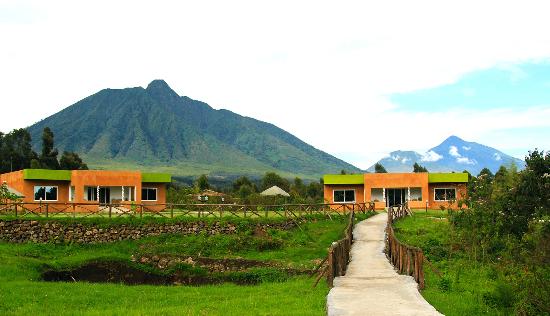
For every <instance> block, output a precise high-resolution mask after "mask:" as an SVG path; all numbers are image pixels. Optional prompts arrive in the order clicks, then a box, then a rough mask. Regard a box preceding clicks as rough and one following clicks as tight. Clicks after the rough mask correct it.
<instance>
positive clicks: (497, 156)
mask: <svg viewBox="0 0 550 316" xmlns="http://www.w3.org/2000/svg"><path fill="white" fill-rule="evenodd" d="M493 158H494V159H495V160H496V161H500V160H501V159H502V157H500V155H499V154H498V153H494V154H493Z"/></svg>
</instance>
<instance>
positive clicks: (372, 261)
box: [327, 213, 441, 316]
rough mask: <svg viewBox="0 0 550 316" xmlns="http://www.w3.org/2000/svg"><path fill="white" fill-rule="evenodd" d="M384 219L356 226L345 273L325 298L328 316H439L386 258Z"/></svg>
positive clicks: (411, 280) (382, 217)
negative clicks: (349, 259) (349, 260)
mask: <svg viewBox="0 0 550 316" xmlns="http://www.w3.org/2000/svg"><path fill="white" fill-rule="evenodd" d="M387 217H388V215H387V214H386V213H382V214H378V215H375V216H373V217H371V218H369V219H367V220H364V221H362V222H360V223H358V224H357V225H356V226H355V229H354V230H353V238H354V243H353V245H352V247H351V262H350V264H349V266H348V270H347V273H346V275H345V276H343V277H338V278H336V279H335V280H334V287H333V288H332V289H331V290H330V292H329V294H328V297H327V309H328V315H329V316H336V315H441V314H439V313H438V312H437V311H436V310H435V308H433V306H431V305H430V304H429V303H428V302H426V300H424V298H423V297H422V295H420V293H419V292H418V288H417V284H416V282H415V281H414V279H413V278H412V277H410V276H404V275H399V274H397V272H395V270H394V269H393V266H392V265H391V264H390V263H389V261H388V259H387V258H386V255H385V254H384V234H385V232H384V230H385V228H386V220H387Z"/></svg>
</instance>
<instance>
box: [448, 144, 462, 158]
mask: <svg viewBox="0 0 550 316" xmlns="http://www.w3.org/2000/svg"><path fill="white" fill-rule="evenodd" d="M449 155H451V156H453V157H461V155H460V154H459V153H458V148H456V146H449Z"/></svg>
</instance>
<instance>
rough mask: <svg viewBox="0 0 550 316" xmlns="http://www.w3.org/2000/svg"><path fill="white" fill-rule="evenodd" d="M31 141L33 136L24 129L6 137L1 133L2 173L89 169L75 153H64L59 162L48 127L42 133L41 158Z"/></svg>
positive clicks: (0, 164)
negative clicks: (25, 170) (29, 169)
mask: <svg viewBox="0 0 550 316" xmlns="http://www.w3.org/2000/svg"><path fill="white" fill-rule="evenodd" d="M31 141H32V140H31V134H30V133H29V132H28V131H27V130H26V129H23V128H21V129H15V130H13V131H11V132H10V133H8V134H6V135H4V134H2V133H0V173H6V172H11V171H16V170H21V169H27V168H31V169H66V170H75V169H80V170H85V169H88V166H87V165H86V164H85V163H84V162H83V161H82V159H81V158H80V157H79V156H78V154H77V153H74V152H63V155H62V156H61V159H60V161H57V155H58V152H57V149H55V148H54V135H53V132H52V131H51V129H50V128H48V127H45V128H44V130H43V133H42V152H41V154H40V156H39V155H38V154H37V153H36V152H34V151H33V150H32V145H31Z"/></svg>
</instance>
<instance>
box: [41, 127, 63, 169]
mask: <svg viewBox="0 0 550 316" xmlns="http://www.w3.org/2000/svg"><path fill="white" fill-rule="evenodd" d="M57 155H58V151H57V149H56V148H54V135H53V132H52V130H51V129H50V128H49V127H44V130H43V132H42V153H41V154H40V157H39V161H40V166H41V167H42V168H44V169H59V161H57Z"/></svg>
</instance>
